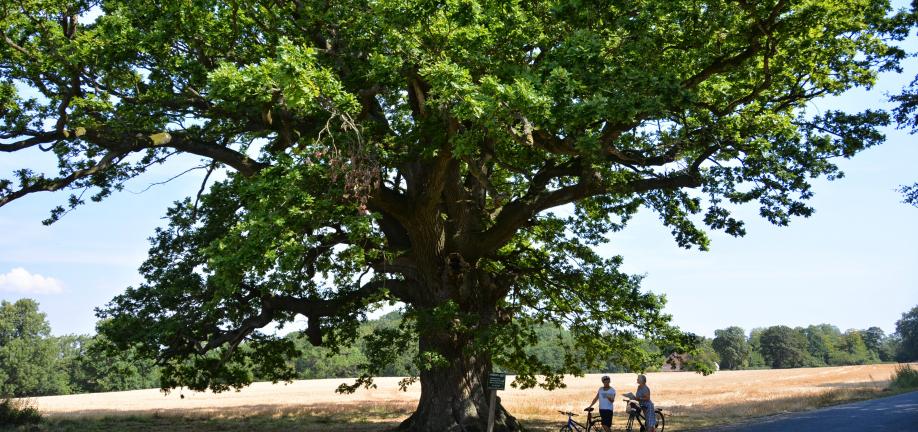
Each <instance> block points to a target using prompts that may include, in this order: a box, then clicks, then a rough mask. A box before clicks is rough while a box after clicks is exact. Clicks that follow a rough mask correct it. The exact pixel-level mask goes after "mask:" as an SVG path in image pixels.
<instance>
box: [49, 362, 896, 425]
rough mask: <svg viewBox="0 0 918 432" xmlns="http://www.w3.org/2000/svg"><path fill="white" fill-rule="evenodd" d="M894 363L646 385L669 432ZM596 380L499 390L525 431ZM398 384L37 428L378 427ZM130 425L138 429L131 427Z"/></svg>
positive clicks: (740, 416) (184, 399)
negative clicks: (553, 387) (545, 387)
mask: <svg viewBox="0 0 918 432" xmlns="http://www.w3.org/2000/svg"><path fill="white" fill-rule="evenodd" d="M894 369H895V365H893V364H883V365H866V366H844V367H831V368H812V369H784V370H752V371H721V372H718V373H715V374H714V375H711V376H707V377H705V376H701V375H698V374H695V373H690V372H683V373H672V372H669V373H651V374H648V385H649V386H650V388H651V389H652V391H653V399H654V402H655V403H656V405H657V407H659V408H663V410H664V413H665V414H666V416H667V422H666V423H667V424H666V430H667V431H672V432H677V431H685V430H692V429H699V428H704V427H705V426H710V425H713V424H721V423H734V422H737V421H742V420H745V419H748V418H751V417H760V416H765V415H771V414H778V413H784V412H791V411H800V410H805V409H810V408H814V407H820V406H826V405H832V404H836V403H841V402H846V401H853V400H861V399H867V398H871V397H876V396H879V395H882V394H884V393H885V392H886V390H885V389H886V388H887V386H888V384H889V377H890V375H891V374H892V373H893V371H894ZM610 376H611V377H612V385H613V387H615V388H616V390H618V393H619V395H621V394H624V393H626V392H629V391H634V390H635V388H636V383H635V377H636V375H634V374H611V375H610ZM599 377H600V375H597V374H593V375H587V376H585V377H568V379H567V380H566V383H567V387H566V388H564V389H559V390H555V391H551V392H549V391H544V390H541V389H529V390H518V389H513V388H510V387H508V388H507V390H506V391H501V392H499V393H498V395H499V396H500V397H501V399H502V400H503V403H504V405H505V406H506V407H507V409H508V410H509V411H510V412H511V413H512V414H513V415H515V416H517V417H518V418H520V419H521V420H522V421H523V423H524V425H526V426H527V427H528V428H529V429H530V430H535V431H548V430H552V431H554V430H557V428H558V426H559V425H560V424H561V423H562V421H563V420H564V418H563V417H562V416H561V415H560V414H558V412H557V411H558V410H570V411H574V412H578V411H580V410H582V409H583V408H584V407H585V406H586V405H587V404H589V402H590V401H591V400H592V398H593V396H594V395H595V391H596V389H597V388H598V387H599V385H600V380H599ZM510 378H511V377H508V383H509V382H510ZM398 380H399V378H378V379H377V380H376V383H377V385H378V387H377V388H376V389H369V390H358V391H357V393H355V394H352V395H339V394H336V393H335V392H334V390H335V388H337V386H338V385H339V384H341V383H342V382H344V381H346V380H344V379H329V380H311V381H295V382H293V383H291V384H287V385H284V384H271V383H256V384H253V385H252V386H250V387H248V388H245V389H243V390H242V391H240V392H227V393H221V394H212V393H197V392H189V391H181V390H175V391H173V392H171V393H170V394H168V395H164V394H162V393H161V392H159V391H157V390H138V391H130V392H118V393H96V394H85V395H70V396H50V397H41V398H35V399H33V402H34V404H35V405H36V406H37V407H38V409H39V410H40V411H41V412H42V413H44V414H45V415H46V416H47V417H48V419H49V421H48V422H46V425H45V427H44V428H43V429H45V428H47V429H48V430H91V429H95V428H96V427H98V428H97V429H96V430H104V429H105V428H110V427H116V428H117V429H121V430H138V431H139V430H144V431H146V430H251V429H258V430H266V431H271V430H297V431H318V430H322V431H328V430H332V431H381V430H386V429H388V428H391V427H392V426H395V425H397V424H398V422H400V421H401V420H403V419H404V418H406V417H407V416H408V415H409V414H410V413H411V411H412V410H413V409H414V407H415V405H416V401H417V399H418V396H419V393H420V386H419V385H417V384H416V385H414V386H412V387H410V388H409V390H408V391H407V392H401V391H398V386H397V384H396V383H397V381H398ZM623 407H624V404H623V403H621V397H620V396H619V398H617V400H616V402H615V425H616V427H615V428H616V429H620V427H621V426H622V425H623V424H624V421H625V416H624V413H623V409H624V408H623ZM579 419H581V420H582V419H583V417H579ZM135 423H136V424H138V426H137V428H136V429H134V428H133V427H132V426H130V425H132V424H135ZM71 426H72V427H73V429H71ZM90 426H92V427H90ZM188 427H190V429H188Z"/></svg>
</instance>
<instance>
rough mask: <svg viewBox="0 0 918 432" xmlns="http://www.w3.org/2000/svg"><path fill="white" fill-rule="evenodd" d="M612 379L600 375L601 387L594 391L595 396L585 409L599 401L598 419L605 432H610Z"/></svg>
mask: <svg viewBox="0 0 918 432" xmlns="http://www.w3.org/2000/svg"><path fill="white" fill-rule="evenodd" d="M611 382H612V380H611V379H609V376H608V375H603V377H602V387H600V388H599V390H597V391H596V397H594V398H593V402H590V406H588V407H587V409H590V408H593V405H595V404H596V401H599V420H600V423H601V424H602V428H603V429H604V430H605V432H612V402H614V401H615V389H614V388H612V386H611Z"/></svg>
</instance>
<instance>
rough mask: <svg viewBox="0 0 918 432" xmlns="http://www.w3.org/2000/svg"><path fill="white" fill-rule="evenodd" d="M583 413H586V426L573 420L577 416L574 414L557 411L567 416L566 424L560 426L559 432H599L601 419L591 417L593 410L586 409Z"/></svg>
mask: <svg viewBox="0 0 918 432" xmlns="http://www.w3.org/2000/svg"><path fill="white" fill-rule="evenodd" d="M584 411H586V412H587V420H586V426H584V425H583V424H581V423H579V422H577V421H576V420H574V417H576V416H577V414H574V413H572V412H570V411H558V412H559V413H561V414H564V415H566V416H567V424H565V425H564V426H561V430H560V431H559V432H590V431H601V430H602V426H600V425H599V423H600V422H601V419H600V418H599V417H593V408H586V409H584Z"/></svg>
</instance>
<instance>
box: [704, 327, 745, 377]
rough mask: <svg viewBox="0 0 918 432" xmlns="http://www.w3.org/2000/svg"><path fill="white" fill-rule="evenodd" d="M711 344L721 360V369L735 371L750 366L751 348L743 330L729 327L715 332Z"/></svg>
mask: <svg viewBox="0 0 918 432" xmlns="http://www.w3.org/2000/svg"><path fill="white" fill-rule="evenodd" d="M711 344H712V347H713V348H714V351H717V355H718V356H719V358H720V368H721V369H729V370H735V369H742V368H743V367H746V366H748V364H749V353H750V347H749V342H748V341H747V340H746V335H745V333H744V332H743V329H741V328H739V327H727V328H725V329H723V330H715V331H714V340H713V341H711Z"/></svg>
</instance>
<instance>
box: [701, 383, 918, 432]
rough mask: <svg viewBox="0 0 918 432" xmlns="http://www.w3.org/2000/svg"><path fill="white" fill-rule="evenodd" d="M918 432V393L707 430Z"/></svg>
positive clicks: (711, 431)
mask: <svg viewBox="0 0 918 432" xmlns="http://www.w3.org/2000/svg"><path fill="white" fill-rule="evenodd" d="M794 431H801V432H809V431H831V432H855V431H857V432H864V431H896V432H908V431H913V432H918V392H911V393H905V394H901V395H898V396H890V397H886V398H882V399H874V400H869V401H864V402H856V403H851V404H846V405H838V406H834V407H829V408H823V409H819V410H815V411H807V412H802V413H794V414H786V415H779V416H774V417H770V418H768V419H766V420H761V421H754V422H750V423H744V424H741V425H734V426H729V427H723V428H718V429H711V430H710V432H794Z"/></svg>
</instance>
